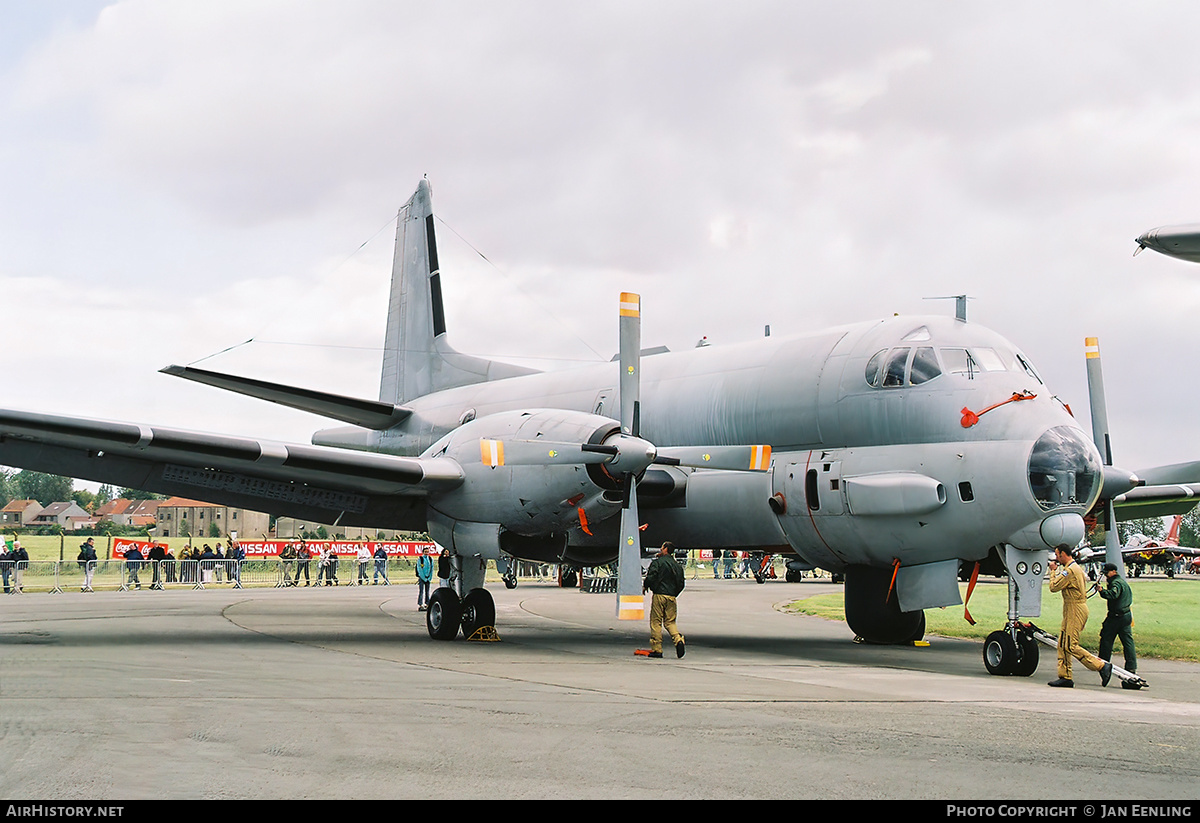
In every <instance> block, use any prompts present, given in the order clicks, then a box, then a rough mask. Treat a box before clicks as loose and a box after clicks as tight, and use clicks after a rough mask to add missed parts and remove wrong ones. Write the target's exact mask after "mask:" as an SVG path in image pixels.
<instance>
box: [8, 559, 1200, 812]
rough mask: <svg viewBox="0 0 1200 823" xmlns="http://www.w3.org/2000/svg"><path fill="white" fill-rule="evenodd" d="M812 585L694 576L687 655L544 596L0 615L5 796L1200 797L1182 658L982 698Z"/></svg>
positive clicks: (212, 598) (968, 648)
mask: <svg viewBox="0 0 1200 823" xmlns="http://www.w3.org/2000/svg"><path fill="white" fill-rule="evenodd" d="M831 589H833V587H832V586H831V585H829V584H826V583H817V582H813V581H805V582H803V583H797V584H787V583H783V582H782V581H778V582H777V581H771V582H768V583H766V584H764V585H756V584H755V583H754V582H753V581H739V580H730V581H724V580H722V581H713V580H705V579H699V580H690V581H688V588H687V590H686V591H685V592H684V594H683V595H682V596H681V598H680V618H679V623H680V628H681V630H682V631H683V632H684V634H685V636H686V637H687V654H686V656H685V657H684V658H683V659H681V660H677V659H675V656H674V654H673V653H672V652H671V651H670V647H668V654H667V657H665V658H664V659H662V660H649V659H646V658H641V657H636V656H635V655H634V654H633V652H634V650H635V649H636V648H638V647H644V646H646V645H647V628H646V625H645V624H644V623H637V624H634V625H630V624H628V623H624V624H623V623H620V622H618V621H617V620H616V619H615V617H614V613H615V603H614V600H615V598H614V596H613V595H593V594H584V593H582V592H579V591H577V590H565V589H559V588H557V587H554V586H553V585H551V584H538V583H527V582H522V583H521V585H520V586H519V587H518V588H516V589H514V590H511V591H510V590H506V589H504V587H503V586H496V587H492V591H493V594H494V596H495V598H496V604H497V628H498V631H499V634H500V642H493V643H477V642H474V643H467V642H464V641H462V640H459V641H456V642H451V643H445V642H435V641H432V640H430V639H429V637H428V635H427V634H426V631H425V625H424V615H423V614H421V613H419V612H417V611H416V609H415V598H416V587H415V586H414V585H411V584H407V583H406V584H403V585H394V586H390V587H382V586H381V587H361V588H352V587H348V586H340V587H337V588H322V589H315V588H309V589H303V588H301V589H283V590H279V589H249V590H238V591H233V590H228V589H225V590H218V589H209V590H206V591H201V592H196V591H189V590H179V591H166V592H153V591H145V590H143V591H138V592H128V593H116V592H99V593H95V594H79V593H67V594H59V595H48V594H26V595H20V596H8V597H4V596H0V796H3V797H4V798H6V799H9V800H15V799H21V798H39V799H61V800H67V799H93V800H95V799H138V798H291V799H295V798H355V799H361V798H689V799H696V798H747V799H749V798H932V799H953V800H969V799H1013V800H1016V799H1023V800H1046V801H1052V800H1068V799H1079V800H1088V799H1108V800H1113V799H1121V800H1133V799H1179V798H1187V799H1194V798H1196V797H1197V795H1198V794H1200V788H1198V787H1200V779H1198V778H1200V761H1198V759H1197V754H1198V753H1200V665H1196V664H1184V663H1172V662H1165V661H1156V660H1143V661H1140V662H1141V669H1140V673H1141V674H1142V675H1143V676H1144V677H1145V678H1146V679H1147V680H1148V681H1149V682H1150V684H1151V688H1150V689H1149V690H1145V691H1141V692H1132V691H1124V690H1122V689H1120V688H1117V686H1116V683H1115V681H1114V683H1113V684H1110V685H1109V687H1108V688H1107V689H1102V688H1101V687H1100V684H1099V680H1098V677H1097V676H1096V675H1094V674H1092V673H1091V672H1087V671H1085V670H1082V667H1077V668H1078V672H1077V675H1076V678H1077V686H1076V688H1075V689H1073V690H1070V691H1066V690H1058V689H1050V688H1048V687H1047V686H1046V682H1047V681H1048V680H1051V679H1053V678H1054V660H1053V652H1052V650H1049V649H1046V650H1044V653H1043V656H1042V663H1041V666H1040V668H1039V671H1038V672H1037V674H1035V675H1034V676H1033V677H1032V678H999V677H991V676H989V675H988V674H987V673H986V672H985V670H984V668H983V663H982V659H981V644H980V643H978V642H967V641H958V640H946V639H939V638H930V641H931V645H930V646H929V647H927V648H898V647H877V646H861V645H856V644H855V643H854V642H853V638H852V635H851V633H850V631H849V630H848V629H847V628H846V627H845V626H844V625H841V624H837V623H832V622H829V621H824V620H821V619H818V618H813V617H805V616H797V615H789V614H785V613H783V612H781V611H779V610H778V609H777V608H776V607H777V605H778V604H780V603H783V602H786V601H789V600H793V599H797V598H799V597H803V596H808V595H811V594H817V593H820V592H824V591H828V590H831ZM1043 622H1046V621H1043ZM1048 622H1050V623H1054V622H1055V621H1053V620H1050V621H1048ZM1093 622H1095V623H1096V625H1090V626H1089V632H1088V634H1087V635H1085V638H1086V637H1091V636H1092V635H1093V634H1094V631H1095V630H1096V629H1098V618H1095V619H1094V620H1093Z"/></svg>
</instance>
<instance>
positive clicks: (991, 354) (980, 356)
mask: <svg viewBox="0 0 1200 823" xmlns="http://www.w3.org/2000/svg"><path fill="white" fill-rule="evenodd" d="M972 354H974V355H975V361H976V362H977V363H979V365H980V366H982V367H983V370H984V371H1006V368H1005V366H1004V361H1003V360H1001V359H1000V355H998V354H996V350H995V349H986V348H980V349H973V350H972Z"/></svg>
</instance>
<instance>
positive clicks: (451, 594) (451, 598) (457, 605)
mask: <svg viewBox="0 0 1200 823" xmlns="http://www.w3.org/2000/svg"><path fill="white" fill-rule="evenodd" d="M461 620H462V602H461V601H459V599H458V594H457V593H456V592H455V591H454V589H451V588H449V587H447V586H442V587H441V588H438V589H435V590H434V592H433V594H432V595H431V596H430V598H429V606H428V608H427V609H426V610H425V628H426V629H428V630H429V636H430V637H432V638H433V639H434V640H453V639H454V638H455V637H457V636H458V624H459V621H461Z"/></svg>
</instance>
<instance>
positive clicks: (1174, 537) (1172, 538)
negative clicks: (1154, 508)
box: [1163, 514, 1183, 546]
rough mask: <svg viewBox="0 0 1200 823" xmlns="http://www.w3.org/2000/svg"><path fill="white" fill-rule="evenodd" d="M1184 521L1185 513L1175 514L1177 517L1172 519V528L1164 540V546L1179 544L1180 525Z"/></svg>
mask: <svg viewBox="0 0 1200 823" xmlns="http://www.w3.org/2000/svg"><path fill="white" fill-rule="evenodd" d="M1181 523H1183V515H1182V514H1177V515H1175V519H1174V520H1172V521H1171V530H1170V531H1169V532H1167V536H1166V538H1165V539H1164V540H1163V545H1164V546H1178V545H1179V526H1180V524H1181Z"/></svg>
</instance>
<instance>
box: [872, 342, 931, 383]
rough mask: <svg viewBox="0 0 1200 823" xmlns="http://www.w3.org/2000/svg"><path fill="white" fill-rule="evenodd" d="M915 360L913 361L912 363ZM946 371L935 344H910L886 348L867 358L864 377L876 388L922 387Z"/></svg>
mask: <svg viewBox="0 0 1200 823" xmlns="http://www.w3.org/2000/svg"><path fill="white" fill-rule="evenodd" d="M910 360H911V362H910ZM941 373H942V368H941V366H940V365H939V364H938V359H937V352H935V351H934V349H933V347H932V346H919V347H918V348H917V349H916V350H915V351H914V350H913V349H912V348H910V347H909V346H898V347H896V348H894V349H882V350H880V351H877V352H875V354H874V355H873V356H872V357H871V359H870V360H868V361H867V368H866V370H865V372H864V373H863V377H864V378H865V379H866V381H867V385H868V386H871V387H872V388H876V389H879V388H898V387H900V386H919V385H920V384H922V383H927V382H929V381H930V380H932V379H933V378H935V377H937V376H938V375H939V374H941Z"/></svg>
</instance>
